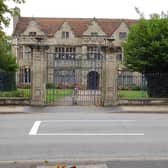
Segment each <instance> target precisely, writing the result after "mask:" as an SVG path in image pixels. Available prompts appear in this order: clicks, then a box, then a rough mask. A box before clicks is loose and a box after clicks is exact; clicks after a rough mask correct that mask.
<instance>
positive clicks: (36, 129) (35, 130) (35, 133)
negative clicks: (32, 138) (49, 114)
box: [29, 121, 41, 135]
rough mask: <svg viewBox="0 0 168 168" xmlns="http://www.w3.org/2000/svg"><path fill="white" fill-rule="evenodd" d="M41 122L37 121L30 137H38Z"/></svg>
mask: <svg viewBox="0 0 168 168" xmlns="http://www.w3.org/2000/svg"><path fill="white" fill-rule="evenodd" d="M40 123H41V121H35V122H34V125H33V127H32V129H31V130H30V132H29V135H37V132H38V129H39V126H40Z"/></svg>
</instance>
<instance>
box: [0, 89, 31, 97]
mask: <svg viewBox="0 0 168 168" xmlns="http://www.w3.org/2000/svg"><path fill="white" fill-rule="evenodd" d="M0 97H24V98H29V97H30V89H17V90H12V91H0Z"/></svg>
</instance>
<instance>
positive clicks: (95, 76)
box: [87, 71, 100, 90]
mask: <svg viewBox="0 0 168 168" xmlns="http://www.w3.org/2000/svg"><path fill="white" fill-rule="evenodd" d="M99 78H100V75H99V73H98V72H96V71H91V72H89V73H88V75H87V89H89V90H98V89H99Z"/></svg>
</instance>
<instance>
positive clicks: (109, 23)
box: [13, 17, 137, 36]
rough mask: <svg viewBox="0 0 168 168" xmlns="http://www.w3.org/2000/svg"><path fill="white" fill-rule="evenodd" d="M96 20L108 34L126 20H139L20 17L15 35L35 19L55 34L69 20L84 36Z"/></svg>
mask: <svg viewBox="0 0 168 168" xmlns="http://www.w3.org/2000/svg"><path fill="white" fill-rule="evenodd" d="M93 20H94V21H96V22H97V23H98V24H99V26H100V27H101V28H102V30H103V31H104V32H105V33H106V34H107V35H108V36H110V35H112V33H113V32H114V31H115V30H116V29H117V28H118V27H119V25H120V24H121V23H122V22H125V23H126V24H127V25H128V26H130V25H131V24H135V23H136V22H137V20H131V19H98V18H96V19H95V18H94V19H93V18H40V17H33V18H32V17H20V18H19V21H18V23H17V25H16V28H15V30H14V33H13V35H19V34H20V33H23V32H24V31H25V30H26V28H27V26H28V25H29V23H30V21H35V22H36V23H38V24H39V26H40V28H41V31H43V32H44V33H45V34H55V33H56V32H57V31H58V30H59V28H60V27H61V26H62V25H63V23H64V22H67V23H68V24H69V25H70V26H71V28H72V30H73V31H74V34H75V35H76V36H82V34H83V32H84V31H86V30H87V28H88V25H89V24H90V23H91V22H92V21H93Z"/></svg>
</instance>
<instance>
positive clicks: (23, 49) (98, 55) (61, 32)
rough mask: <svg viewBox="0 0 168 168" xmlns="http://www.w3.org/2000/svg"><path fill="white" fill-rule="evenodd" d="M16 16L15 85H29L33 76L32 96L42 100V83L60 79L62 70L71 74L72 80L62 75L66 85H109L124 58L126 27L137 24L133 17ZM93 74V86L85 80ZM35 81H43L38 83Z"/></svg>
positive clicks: (14, 48) (87, 87) (14, 34)
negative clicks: (110, 42) (109, 42)
mask: <svg viewBox="0 0 168 168" xmlns="http://www.w3.org/2000/svg"><path fill="white" fill-rule="evenodd" d="M16 17H17V16H15V18H14V21H15V23H14V30H13V40H12V45H13V51H14V53H15V54H16V57H17V62H18V64H19V67H20V72H19V73H18V75H17V85H18V86H21V85H24V84H28V83H30V82H31V80H32V79H33V81H32V85H33V89H35V88H36V89H35V90H33V94H34V96H33V97H34V98H35V97H36V96H37V97H41V99H42V97H44V93H43V92H42V91H41V90H42V89H44V87H45V86H44V85H45V84H46V83H47V82H54V81H55V80H59V78H58V76H59V75H60V74H61V73H64V74H65V73H67V74H68V75H69V76H70V77H71V81H68V79H66V78H65V81H64V82H65V84H66V80H67V81H68V82H67V83H69V85H70V84H71V83H72V84H73V83H80V85H81V87H82V88H83V89H99V88H103V87H102V85H105V86H107V85H108V86H107V88H110V87H111V86H110V83H111V81H113V80H115V74H116V72H117V71H116V68H117V67H116V65H117V64H120V63H121V62H122V59H123V55H122V48H121V42H122V41H123V39H124V38H125V37H126V36H127V34H128V30H129V26H130V25H131V24H134V23H136V21H135V20H129V19H125V20H124V19H96V18H93V19H80V18H30V17H17V18H16ZM112 38H114V39H115V40H114V41H113V45H114V46H113V47H115V49H116V50H115V54H114V53H112V55H113V58H112V59H107V60H106V61H109V62H106V63H105V64H103V65H102V60H105V57H106V55H109V56H110V53H107V50H106V53H105V52H104V48H106V46H107V43H106V42H107V40H106V39H112ZM116 54H117V55H116ZM35 55H36V57H35ZM107 58H108V57H107ZM41 60H42V61H41ZM77 60H80V61H77ZM92 64H94V65H92ZM114 64H115V65H114ZM102 66H104V67H106V68H105V69H104V70H105V71H106V73H107V74H106V80H107V79H108V81H106V83H104V82H103V81H102V78H101V77H100V76H102V68H103V67H102ZM72 67H73V68H72ZM34 69H36V72H34ZM46 69H47V70H46ZM62 69H64V71H62ZM81 69H83V70H82V71H81ZM31 72H33V73H32V76H30V73H31ZM110 73H111V74H112V75H111V74H110ZM92 74H94V75H96V76H97V80H98V83H97V84H96V85H97V86H95V88H92V87H91V86H90V84H89V82H88V80H89V79H88V78H89V75H92ZM73 78H74V79H73ZM45 79H46V81H45ZM37 80H39V82H40V81H45V82H43V84H40V83H39V84H38V81H37ZM114 83H115V82H114ZM36 85H38V86H36ZM90 87H91V88H90ZM107 88H106V89H107ZM110 89H111V90H114V88H110ZM104 94H105V92H104ZM110 98H111V97H109V99H110ZM35 99H36V98H35ZM36 100H37V102H36V101H35V100H33V102H36V104H38V102H39V104H40V103H41V102H40V101H41V100H40V99H39V100H38V99H36Z"/></svg>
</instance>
